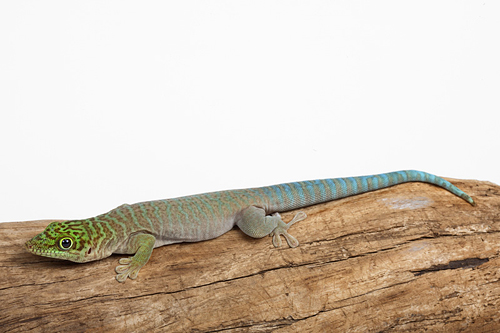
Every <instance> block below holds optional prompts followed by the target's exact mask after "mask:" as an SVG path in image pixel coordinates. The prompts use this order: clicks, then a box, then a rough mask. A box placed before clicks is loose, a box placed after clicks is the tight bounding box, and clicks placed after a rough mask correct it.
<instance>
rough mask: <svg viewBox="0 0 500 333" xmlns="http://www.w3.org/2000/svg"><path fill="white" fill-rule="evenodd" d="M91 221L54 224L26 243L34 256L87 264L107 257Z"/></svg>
mask: <svg viewBox="0 0 500 333" xmlns="http://www.w3.org/2000/svg"><path fill="white" fill-rule="evenodd" d="M92 230H93V228H92V223H91V222H90V221H89V220H83V221H65V222H52V223H50V224H49V225H48V226H47V228H45V230H44V231H43V232H42V233H40V234H38V235H36V236H35V237H33V238H32V239H31V240H29V241H27V242H26V244H25V245H26V248H27V249H28V251H30V252H31V253H33V254H37V255H40V256H44V257H50V258H58V259H65V260H71V261H75V262H86V261H92V260H97V259H101V258H103V257H107V256H108V255H109V254H107V255H103V252H104V251H103V249H100V248H99V246H98V243H101V242H102V239H101V242H98V241H97V240H98V238H97V237H95V235H92V234H93V232H92Z"/></svg>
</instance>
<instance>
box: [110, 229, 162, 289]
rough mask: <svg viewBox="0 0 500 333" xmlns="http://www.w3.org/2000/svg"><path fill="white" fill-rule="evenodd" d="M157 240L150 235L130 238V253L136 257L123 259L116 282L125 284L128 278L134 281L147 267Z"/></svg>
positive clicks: (116, 269)
mask: <svg viewBox="0 0 500 333" xmlns="http://www.w3.org/2000/svg"><path fill="white" fill-rule="evenodd" d="M155 241H156V238H155V236H153V235H150V234H137V235H134V236H132V237H131V238H130V240H129V242H128V247H129V252H130V253H134V252H135V255H134V256H133V257H130V258H121V259H120V261H119V263H120V264H121V265H119V266H116V268H115V271H116V273H118V275H117V276H116V280H117V281H118V282H125V280H127V277H129V278H131V279H132V280H134V279H135V278H137V274H139V271H140V270H141V268H142V267H143V266H144V265H146V263H147V262H148V260H149V257H151V253H152V252H153V248H154V245H155Z"/></svg>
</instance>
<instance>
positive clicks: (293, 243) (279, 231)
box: [269, 212, 307, 247]
mask: <svg viewBox="0 0 500 333" xmlns="http://www.w3.org/2000/svg"><path fill="white" fill-rule="evenodd" d="M273 216H276V217H278V218H279V219H280V221H281V223H279V224H278V226H277V227H276V228H275V229H274V230H273V231H272V232H271V233H270V234H269V236H272V237H273V245H274V247H280V246H281V237H280V236H281V235H283V237H285V240H286V242H287V244H288V246H290V247H297V246H298V245H299V241H298V240H297V239H296V238H295V237H293V236H292V235H290V234H289V233H288V231H287V230H288V229H289V228H290V227H291V226H292V225H293V224H294V223H296V222H299V221H302V220H304V219H305V218H306V217H307V215H306V213H304V212H298V213H297V214H295V216H294V217H293V219H292V220H291V221H290V222H288V223H285V222H283V220H282V219H281V215H280V214H279V213H274V214H273Z"/></svg>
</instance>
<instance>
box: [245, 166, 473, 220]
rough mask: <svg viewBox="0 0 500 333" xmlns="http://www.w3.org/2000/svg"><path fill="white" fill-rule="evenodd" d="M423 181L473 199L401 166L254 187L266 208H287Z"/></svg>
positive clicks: (430, 177) (423, 173)
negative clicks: (374, 172)
mask: <svg viewBox="0 0 500 333" xmlns="http://www.w3.org/2000/svg"><path fill="white" fill-rule="evenodd" d="M408 182H422V183H429V184H434V185H436V186H439V187H441V188H444V189H445V190H447V191H449V192H451V193H453V194H455V195H456V196H459V197H460V198H462V199H464V200H465V201H467V202H468V203H470V204H471V205H473V206H474V205H475V202H474V200H473V199H472V198H471V197H470V196H469V195H468V194H466V193H465V192H463V191H462V190H460V189H459V188H457V187H456V186H455V185H453V184H451V183H450V182H449V181H447V180H445V179H443V178H441V177H438V176H435V175H432V174H430V173H427V172H422V171H415V170H403V171H396V172H389V173H382V174H378V175H371V176H360V177H347V178H329V179H318V180H311V181H303V182H294V183H285V184H279V185H273V186H267V187H261V188H258V189H255V190H257V191H259V192H260V194H261V196H262V197H266V198H268V203H269V204H268V208H269V211H271V212H274V211H287V210H292V209H297V208H302V207H307V206H310V205H315V204H318V203H322V202H327V201H332V200H336V199H341V198H345V197H348V196H352V195H357V194H361V193H366V192H370V191H376V190H380V189H383V188H387V187H390V186H394V185H398V184H403V183H408Z"/></svg>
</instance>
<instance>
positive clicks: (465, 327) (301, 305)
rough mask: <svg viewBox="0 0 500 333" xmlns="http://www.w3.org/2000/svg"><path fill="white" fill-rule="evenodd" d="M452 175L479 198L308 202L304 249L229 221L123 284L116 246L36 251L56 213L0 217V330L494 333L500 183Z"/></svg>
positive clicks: (397, 190)
mask: <svg viewBox="0 0 500 333" xmlns="http://www.w3.org/2000/svg"><path fill="white" fill-rule="evenodd" d="M451 181H452V182H453V183H454V184H455V185H457V186H458V187H460V188H461V189H463V190H464V191H466V192H467V193H469V194H470V195H472V197H473V198H474V199H475V200H476V201H477V206H476V207H472V206H470V205H469V204H467V203H466V202H464V201H463V200H461V199H460V198H457V197H455V196H453V195H452V194H450V193H448V192H446V191H444V190H442V189H439V188H437V187H434V186H432V185H428V184H421V183H411V184H403V185H398V186H395V187H392V188H389V189H385V190H380V191H377V192H371V193H366V194H363V195H359V196H355V197H351V198H346V199H343V200H338V201H333V202H330V203H326V204H321V205H316V206H313V207H310V208H307V209H303V211H305V212H306V213H307V214H308V218H307V219H306V220H304V221H301V222H299V223H297V224H295V225H294V226H293V227H292V229H291V233H292V234H293V235H294V236H295V237H296V238H297V239H298V240H299V242H300V243H301V244H300V245H299V247H297V248H294V249H291V248H287V247H282V248H279V249H275V248H274V247H273V246H272V244H271V239H270V238H268V237H265V238H263V239H252V238H249V237H247V236H245V235H244V234H243V233H241V232H240V231H239V230H236V229H235V230H232V231H230V232H229V233H227V234H225V235H223V236H221V237H219V238H217V239H214V240H210V241H205V242H200V243H184V244H175V245H170V246H164V247H161V248H158V249H155V250H154V252H153V255H152V257H151V259H150V261H149V262H148V264H147V265H146V266H145V267H144V268H143V269H142V270H141V272H140V274H139V277H138V278H137V280H135V281H132V280H127V281H126V282H125V283H124V284H120V283H118V282H116V280H115V273H114V268H115V266H116V265H117V264H118V259H119V258H120V257H122V256H118V255H113V256H111V257H109V258H106V259H103V260H99V261H95V262H90V263H86V264H77V263H72V262H67V261H62V260H56V259H50V258H43V257H39V256H35V255H32V254H30V253H28V252H27V251H26V250H25V249H24V247H23V244H24V242H25V241H26V240H28V239H30V238H31V237H33V236H34V235H36V234H37V233H39V232H41V231H42V230H43V229H44V227H45V226H46V225H47V224H48V222H49V221H33V222H17V223H4V224H0V266H1V269H2V272H3V278H2V281H1V282H0V301H1V309H2V311H1V312H0V331H2V332H14V331H16V332H24V331H28V330H33V331H39V332H53V331H57V332H58V331H72V332H75V331H77V332H78V331H102V332H110V331H112V332H113V331H121V332H128V331H134V332H140V331H148V332H149V331H153V330H154V331H167V332H185V331H192V332H214V331H228V332H271V331H272V332H290V331H293V332H309V331H311V332H327V331H328V332H336V331H338V332H347V331H348V332H381V331H412V332H423V331H445V332H457V331H469V332H479V331H480V332H498V331H500V316H498V312H499V310H500V282H499V279H500V271H499V268H500V258H499V255H498V254H499V250H500V232H499V229H500V187H499V186H498V185H495V184H492V183H489V182H482V181H463V180H451ZM293 214H294V212H290V213H287V214H283V216H284V218H285V220H289V219H291V217H292V216H293Z"/></svg>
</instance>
